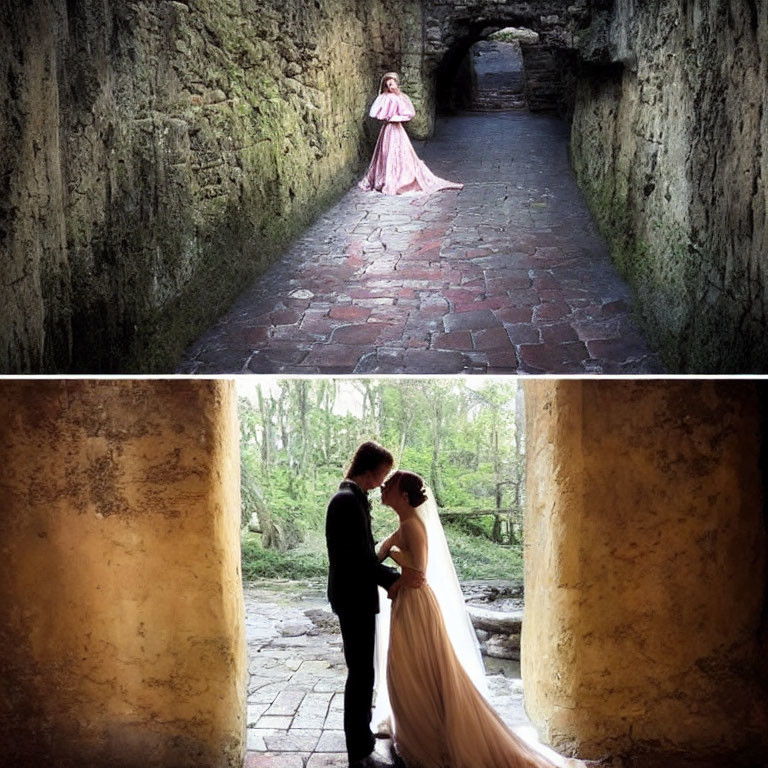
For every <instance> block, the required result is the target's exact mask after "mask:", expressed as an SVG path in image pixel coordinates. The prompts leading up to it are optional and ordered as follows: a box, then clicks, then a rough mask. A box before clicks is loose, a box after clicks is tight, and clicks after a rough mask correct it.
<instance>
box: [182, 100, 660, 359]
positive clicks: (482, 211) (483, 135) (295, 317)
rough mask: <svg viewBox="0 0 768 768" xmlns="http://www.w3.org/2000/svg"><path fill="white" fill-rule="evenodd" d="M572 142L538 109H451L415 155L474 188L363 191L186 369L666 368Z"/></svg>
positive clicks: (268, 277)
mask: <svg viewBox="0 0 768 768" xmlns="http://www.w3.org/2000/svg"><path fill="white" fill-rule="evenodd" d="M567 136H568V131H567V126H566V124H565V123H563V122H562V121H560V120H558V119H556V118H551V117H542V116H535V115H531V114H528V113H523V112H507V113H496V114H464V115H461V116H456V117H451V118H446V119H444V120H443V121H442V122H441V123H439V124H438V126H437V131H436V134H435V137H434V138H433V139H432V140H430V141H428V142H426V143H424V144H422V143H416V149H417V151H418V152H419V154H420V156H421V157H422V158H423V159H424V160H425V161H426V163H427V164H428V165H429V166H430V168H431V169H432V170H433V171H435V172H436V173H437V174H438V175H440V176H443V177H445V178H448V179H451V180H457V181H461V182H463V183H464V184H465V187H464V189H463V190H461V191H460V192H456V191H447V192H441V193H438V194H436V195H433V196H430V197H426V198H423V197H394V198H393V197H386V196H383V195H379V194H371V193H364V192H362V191H360V190H359V189H357V188H353V189H351V190H350V191H349V192H348V193H347V194H346V195H345V196H344V197H343V198H342V199H341V200H340V201H339V202H338V203H337V204H336V205H334V206H333V207H332V208H331V209H330V210H328V211H327V212H326V213H325V214H324V215H322V216H321V217H320V218H319V219H318V220H317V221H316V222H315V223H314V224H313V225H312V226H310V228H309V229H308V230H307V231H306V232H305V233H304V235H303V236H301V237H300V238H299V239H297V240H296V241H294V243H293V244H292V245H291V246H290V247H289V249H288V250H287V252H286V253H285V255H284V257H283V258H282V260H280V261H279V262H278V263H276V264H275V265H273V266H272V267H271V268H270V269H269V270H268V271H267V272H266V273H265V274H263V275H262V276H261V278H260V279H259V280H258V281H257V282H256V283H255V284H254V285H253V286H251V287H250V288H248V289H247V290H246V291H245V292H244V293H243V294H242V295H241V296H240V297H239V299H238V300H237V301H236V303H235V304H234V306H233V307H232V308H231V310H230V311H229V312H228V313H227V314H226V315H225V316H224V317H222V318H221V319H220V320H219V322H218V323H217V324H216V325H215V326H214V327H213V328H211V329H210V330H209V331H208V332H207V333H206V334H205V335H204V336H203V337H202V338H200V339H199V340H198V341H197V342H196V343H195V344H193V345H192V346H191V347H190V348H189V349H188V350H187V352H186V354H185V356H184V359H183V360H182V361H181V363H180V365H179V366H178V369H177V372H178V373H186V374H213V373H304V374H312V373H319V374H337V373H342V374H343V373H355V374H369V373H370V374H374V373H392V374H399V373H404V374H423V373H440V374H450V373H488V374H514V373H520V374H543V373H564V374H585V373H613V374H616V373H628V374H646V373H661V372H663V368H662V365H661V363H660V361H659V358H658V356H657V355H656V354H655V353H654V351H653V350H651V349H649V347H648V345H647V344H646V342H645V340H644V338H643V336H642V334H641V333H640V331H639V329H638V326H637V325H636V323H635V320H634V318H633V306H632V295H631V292H630V289H629V288H628V286H627V285H626V284H625V283H624V282H623V280H622V279H621V278H620V277H619V276H618V274H617V273H616V270H615V269H614V267H613V266H612V264H611V262H610V260H609V255H608V250H607V246H606V244H605V242H604V241H603V239H602V238H601V237H600V235H599V234H598V232H597V230H596V227H595V225H594V223H593V220H592V218H591V215H590V213H589V211H588V209H587V206H586V203H585V201H584V198H583V196H582V194H581V192H580V190H579V189H578V187H577V185H576V182H575V180H574V176H573V173H572V171H571V169H570V166H569V162H568V152H567V140H568V139H567ZM244 215H245V212H244Z"/></svg>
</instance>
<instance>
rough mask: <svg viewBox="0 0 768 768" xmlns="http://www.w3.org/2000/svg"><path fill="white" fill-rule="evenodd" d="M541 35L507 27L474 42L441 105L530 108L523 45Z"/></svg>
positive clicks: (480, 109) (478, 108)
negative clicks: (528, 105)
mask: <svg viewBox="0 0 768 768" xmlns="http://www.w3.org/2000/svg"><path fill="white" fill-rule="evenodd" d="M538 41H539V35H538V33H536V32H533V31H532V30H529V29H525V28H516V27H506V28H504V29H501V30H499V31H498V32H493V33H492V34H490V35H489V36H488V37H487V38H486V39H484V40H478V41H476V42H474V43H473V44H472V45H471V46H470V47H469V48H468V49H467V51H466V53H465V54H464V57H463V58H462V59H461V61H460V62H459V64H458V66H457V67H456V71H455V76H454V79H453V81H452V82H449V83H447V84H446V86H444V87H445V88H447V90H448V92H447V94H445V96H444V97H443V99H442V103H441V102H438V107H440V106H442V107H443V108H446V107H449V108H452V109H458V110H470V111H476V112H492V111H498V110H510V109H525V108H527V98H526V78H525V64H524V60H523V51H522V44H526V45H535V44H537V43H538Z"/></svg>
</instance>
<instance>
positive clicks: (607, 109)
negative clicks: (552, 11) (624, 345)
mask: <svg viewBox="0 0 768 768" xmlns="http://www.w3.org/2000/svg"><path fill="white" fill-rule="evenodd" d="M580 45H581V54H582V56H583V57H584V58H585V59H587V60H589V61H590V62H591V63H590V64H589V65H587V66H585V67H584V68H583V69H582V70H581V73H580V84H579V87H578V91H577V98H576V107H575V115H574V120H573V131H572V142H571V149H572V157H573V164H574V167H575V169H576V173H577V175H578V179H579V183H580V184H581V186H582V188H583V189H584V190H585V192H586V194H587V197H588V199H589V201H590V204H591V207H592V210H593V211H594V213H595V215H596V217H597V219H598V222H599V223H600V225H601V227H602V229H603V232H604V233H605V234H606V236H607V237H608V239H609V240H610V243H611V246H612V249H613V252H614V255H615V259H616V262H617V264H618V266H619V267H620V269H621V270H622V272H623V273H624V274H625V275H626V277H628V278H629V280H630V281H631V282H632V284H633V285H634V287H635V290H636V291H637V294H638V298H639V306H640V309H641V312H642V315H643V319H644V321H645V326H646V328H647V330H648V332H649V335H650V338H651V340H652V342H653V343H655V344H658V345H659V346H660V347H661V349H662V351H663V354H664V358H665V361H666V363H667V365H668V366H669V368H670V370H672V371H677V372H689V373H695V372H698V373H716V372H724V373H729V372H743V373H758V372H762V373H764V372H766V371H768V333H766V330H767V323H766V311H767V310H768V269H766V259H765V254H766V252H767V251H768V205H766V202H767V194H768V193H767V191H766V185H765V179H766V178H767V177H768V112H766V110H765V109H764V105H765V104H766V102H768V53H767V52H768V3H766V2H764V0H757V2H745V3H732V2H726V0H711V1H710V0H690V1H689V2H683V1H682V0H676V1H675V2H666V0H651V1H650V2H647V3H628V2H617V3H615V4H614V6H613V9H612V11H610V12H606V13H603V14H599V13H597V14H595V15H594V17H593V18H592V26H591V28H590V29H589V30H587V32H586V33H585V34H584V36H583V38H582V39H581V40H580Z"/></svg>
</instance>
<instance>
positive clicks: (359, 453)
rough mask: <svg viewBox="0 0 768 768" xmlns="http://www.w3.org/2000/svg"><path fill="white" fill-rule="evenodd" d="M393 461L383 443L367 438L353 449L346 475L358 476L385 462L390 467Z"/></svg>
mask: <svg viewBox="0 0 768 768" xmlns="http://www.w3.org/2000/svg"><path fill="white" fill-rule="evenodd" d="M394 463H395V458H394V456H392V454H391V453H390V452H389V451H388V450H387V449H386V448H385V447H384V446H383V445H379V444H378V443H374V442H373V440H368V441H366V442H365V443H363V444H362V445H361V446H359V447H358V449H357V450H356V451H355V455H354V456H353V457H352V463H351V464H350V465H349V469H348V470H347V477H359V476H360V475H364V474H365V473H366V472H369V471H371V470H375V469H378V468H379V467H381V466H383V465H385V464H386V465H387V466H389V467H391V466H393V465H394Z"/></svg>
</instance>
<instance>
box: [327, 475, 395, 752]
mask: <svg viewBox="0 0 768 768" xmlns="http://www.w3.org/2000/svg"><path fill="white" fill-rule="evenodd" d="M325 541H326V544H327V545H328V563H329V569H328V600H329V601H330V603H331V608H333V611H334V613H336V614H337V615H338V617H339V624H340V625H341V638H342V640H343V642H344V660H345V661H346V663H347V670H348V673H347V683H346V686H345V687H344V735H345V736H346V740H347V754H348V756H349V761H350V763H353V762H355V761H357V760H361V759H362V758H364V757H366V756H367V755H369V754H370V753H371V752H372V751H373V747H374V744H375V741H374V737H373V734H372V733H371V703H372V700H373V678H374V673H373V646H374V639H375V635H376V614H377V613H378V612H379V593H378V586H382V587H384V588H385V589H389V587H391V586H392V584H394V582H395V581H396V580H397V578H398V576H399V574H398V572H397V571H396V570H395V569H394V568H388V567H387V566H385V565H382V564H381V563H380V562H379V560H378V558H377V557H376V549H375V546H374V542H373V534H372V533H371V505H370V502H369V501H368V496H367V494H366V493H365V492H364V491H362V490H361V489H360V488H359V486H358V485H357V484H356V483H353V482H352V481H350V480H344V482H342V484H341V485H340V486H339V490H338V492H337V493H336V494H335V495H334V497H333V498H332V499H331V501H330V503H329V504H328V512H327V513H326V518H325Z"/></svg>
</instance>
